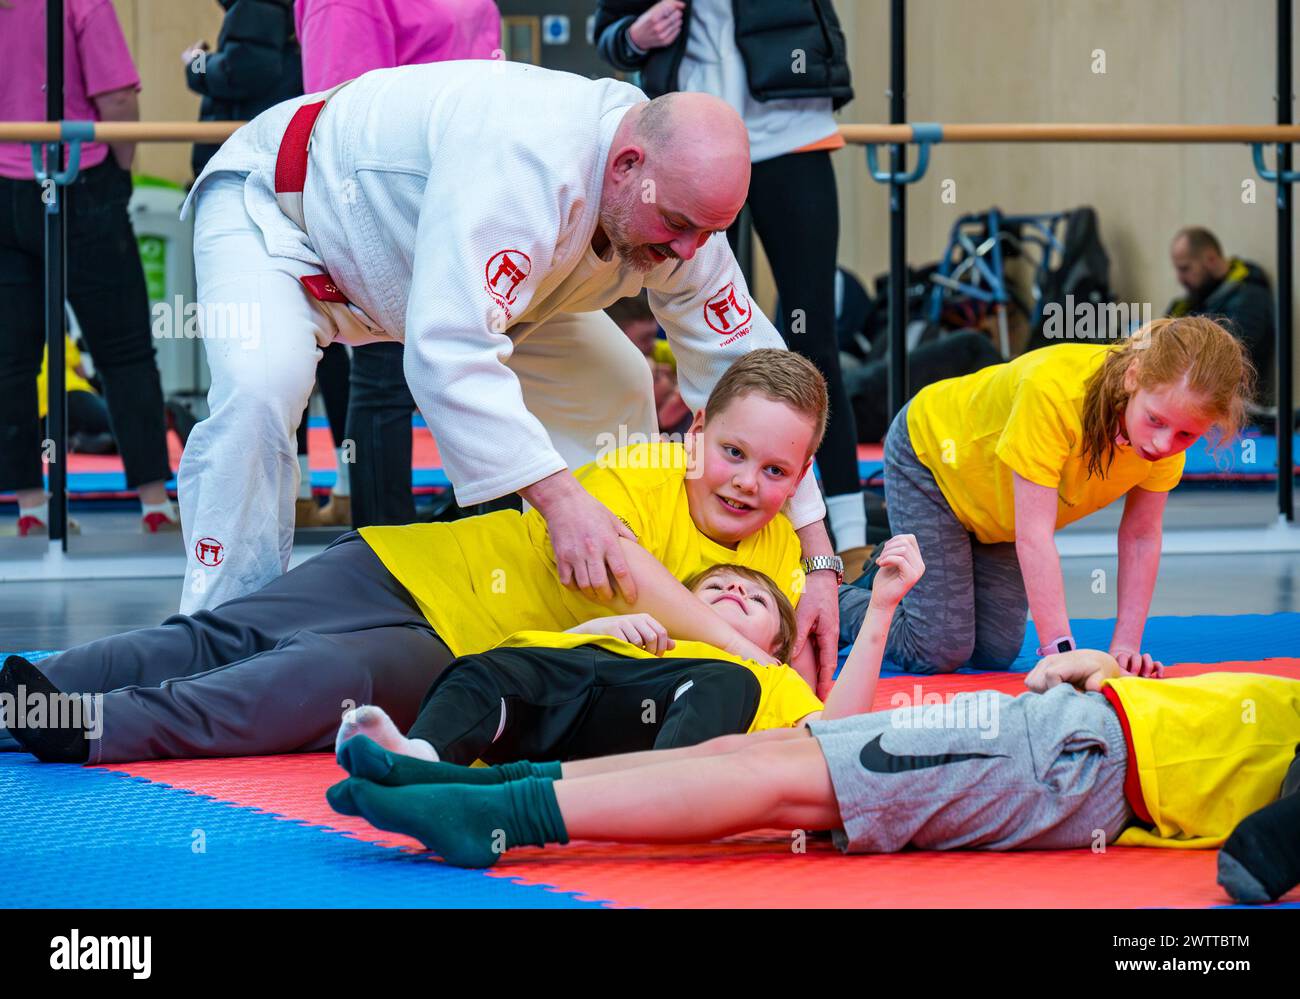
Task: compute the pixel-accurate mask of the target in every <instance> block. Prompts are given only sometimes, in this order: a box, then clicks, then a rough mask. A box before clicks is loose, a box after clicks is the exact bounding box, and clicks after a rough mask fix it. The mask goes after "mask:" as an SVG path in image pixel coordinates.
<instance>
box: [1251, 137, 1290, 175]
mask: <svg viewBox="0 0 1300 999" xmlns="http://www.w3.org/2000/svg"><path fill="white" fill-rule="evenodd" d="M1264 145H1265V144H1264V143H1262V142H1252V143H1251V144H1250V152H1251V156H1252V158H1253V159H1254V160H1255V172H1256V173H1258V174H1259V176H1260V177H1261V178H1262V179H1263V180H1265V181H1267V182H1268V183H1270V184H1277V183H1283V184H1294V183H1296V182H1297V181H1300V170H1270V169H1268V168H1267V167H1266V166H1264ZM1277 151H1278V158H1279V159H1280V158H1281V154H1282V147H1281V146H1280V145H1279V146H1278V147H1277Z"/></svg>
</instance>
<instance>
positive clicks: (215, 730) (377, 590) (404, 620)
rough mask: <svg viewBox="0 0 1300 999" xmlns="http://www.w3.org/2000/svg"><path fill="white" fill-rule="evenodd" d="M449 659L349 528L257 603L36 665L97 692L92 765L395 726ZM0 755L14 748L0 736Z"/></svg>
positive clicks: (178, 620) (410, 601)
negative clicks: (347, 720)
mask: <svg viewBox="0 0 1300 999" xmlns="http://www.w3.org/2000/svg"><path fill="white" fill-rule="evenodd" d="M454 658H455V657H454V656H453V655H452V653H451V650H449V649H448V648H447V646H446V645H445V644H443V642H442V640H441V639H439V638H438V636H437V634H436V633H435V632H434V630H433V628H432V626H431V625H430V624H429V622H428V621H427V620H425V618H424V615H423V614H421V613H420V609H419V607H418V606H416V603H415V600H414V598H413V597H412V596H411V594H410V593H409V592H408V591H407V589H406V588H405V587H404V586H402V584H401V583H399V582H398V581H397V580H396V579H395V578H394V577H393V574H392V573H390V572H389V571H388V570H387V569H386V568H385V567H384V564H383V563H382V562H381V561H380V560H379V556H377V555H376V554H375V553H374V552H373V551H372V550H371V548H370V546H369V545H367V544H366V543H365V541H364V540H362V538H361V535H360V534H358V533H357V532H355V531H353V532H351V533H349V534H345V535H343V536H342V537H341V538H339V539H338V540H336V541H335V542H334V543H333V544H332V545H330V546H329V547H328V548H326V549H325V551H323V552H321V553H320V554H319V555H317V556H315V557H314V558H310V559H308V560H307V561H306V562H304V563H303V564H302V565H300V566H297V567H296V568H294V569H291V570H289V571H288V572H286V573H285V574H284V575H283V576H280V577H278V578H277V579H274V580H272V581H271V582H270V583H268V584H267V585H266V586H264V587H263V588H262V589H260V590H258V591H257V592H256V593H250V594H248V595H247V596H243V597H237V598H235V599H234V600H230V601H227V602H226V603H224V604H222V605H220V606H219V607H216V608H214V609H213V610H203V611H199V612H198V613H197V614H194V615H193V616H192V617H191V616H187V615H185V614H175V615H173V616H172V617H169V618H168V619H167V620H166V621H164V622H163V623H162V624H161V625H159V626H158V627H157V628H141V629H139V630H137V631H128V632H124V633H122V634H120V635H111V636H109V637H108V638H101V639H99V640H98V641H94V642H87V643H86V644H84V645H78V646H76V647H75V648H71V649H68V650H67V651H66V652H60V653H59V654H58V655H55V656H51V657H50V658H48V659H45V660H42V662H41V663H40V668H41V670H42V672H44V673H45V675H46V676H48V677H49V678H50V681H51V682H52V683H53V684H54V685H55V686H56V687H58V688H59V689H60V690H61V691H63V692H64V693H84V694H102V695H103V701H102V715H101V719H102V728H103V731H102V733H101V734H100V735H99V737H98V738H96V739H94V740H92V742H91V756H90V762H91V763H120V762H122V761H125V760H152V759H170V758H173V757H202V756H261V755H264V754H270V753H300V752H317V751H319V750H323V749H329V748H331V747H332V746H333V745H334V736H335V735H336V734H337V732H338V728H339V721H340V719H341V717H342V715H343V712H345V711H346V710H348V709H349V708H354V707H357V706H358V705H361V704H377V705H379V706H380V707H381V708H383V709H384V710H385V711H387V712H388V714H389V715H391V716H392V718H393V720H394V721H395V722H396V723H397V724H399V725H409V724H411V722H412V721H413V720H414V719H415V718H416V712H417V705H418V704H419V703H420V698H421V696H422V695H423V694H424V693H425V692H426V691H427V690H428V689H429V685H430V684H431V683H432V682H433V681H434V680H435V679H436V678H437V677H438V675H439V674H440V673H441V672H442V671H443V670H444V669H445V668H446V667H447V664H448V663H450V662H451V661H452V660H453V659H454ZM0 733H2V734H0V749H10V748H15V745H14V743H13V739H12V737H11V736H10V735H9V734H8V732H4V731H3V730H0Z"/></svg>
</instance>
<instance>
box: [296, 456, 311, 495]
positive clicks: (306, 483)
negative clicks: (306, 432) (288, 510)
mask: <svg viewBox="0 0 1300 999" xmlns="http://www.w3.org/2000/svg"><path fill="white" fill-rule="evenodd" d="M298 498H299V499H311V468H310V467H309V466H308V463H307V456H306V455H305V454H300V455H298Z"/></svg>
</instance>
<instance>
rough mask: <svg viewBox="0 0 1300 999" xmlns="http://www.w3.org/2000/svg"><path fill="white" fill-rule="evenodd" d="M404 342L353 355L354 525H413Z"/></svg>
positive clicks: (350, 408)
mask: <svg viewBox="0 0 1300 999" xmlns="http://www.w3.org/2000/svg"><path fill="white" fill-rule="evenodd" d="M414 411H415V399H414V398H413V397H412V396H411V390H410V389H409V388H408V387H407V385H406V374H405V372H404V371H403V370H402V345H401V344H400V343H371V344H365V345H363V346H361V347H357V348H356V349H355V350H353V351H352V380H351V386H350V393H349V396H348V418H347V436H348V438H349V439H350V440H353V441H355V442H356V447H357V450H356V462H355V463H354V464H353V466H352V469H351V478H352V481H351V489H352V526H353V527H369V526H371V525H373V524H409V523H410V522H411V521H413V520H415V497H414V496H413V495H412V493H411V414H412V413H413V412H414Z"/></svg>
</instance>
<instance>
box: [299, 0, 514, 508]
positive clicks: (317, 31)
mask: <svg viewBox="0 0 1300 999" xmlns="http://www.w3.org/2000/svg"><path fill="white" fill-rule="evenodd" d="M294 22H295V24H296V25H297V29H298V38H299V40H300V41H301V43H302V60H303V81H304V83H305V85H306V88H307V92H309V93H316V92H319V91H323V90H328V89H330V88H331V87H334V86H337V85H338V84H340V83H342V82H344V81H345V80H351V79H353V78H355V77H358V76H360V75H361V74H362V73H367V72H369V71H370V70H372V69H384V68H388V67H392V66H409V65H413V64H416V63H427V62H442V61H444V60H449V59H491V58H494V57H497V58H499V57H500V56H501V14H500V12H499V11H498V10H497V6H496V4H495V3H493V2H492V0H372V2H370V3H367V4H364V5H362V4H357V3H355V2H353V0H295V3H294ZM402 349H403V348H402V344H400V343H391V344H390V343H380V344H367V345H365V346H363V347H360V348H356V349H355V350H354V352H353V354H352V374H351V390H350V395H349V399H348V416H347V431H346V433H345V437H347V438H348V439H349V440H352V441H354V442H355V444H356V453H355V459H356V460H355V463H354V464H355V465H356V468H355V469H354V470H353V474H352V475H351V488H352V496H353V499H352V510H351V512H352V525H353V527H366V526H369V525H372V524H406V523H410V522H411V521H413V520H415V500H414V497H413V496H412V494H411V413H412V412H414V410H415V400H414V399H413V398H412V397H411V391H410V389H409V388H407V384H406V376H405V374H404V373H403V369H402ZM338 465H339V471H340V474H341V475H342V474H344V472H345V468H344V464H343V461H342V456H341V455H340V456H339V461H338ZM327 509H328V508H327Z"/></svg>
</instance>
